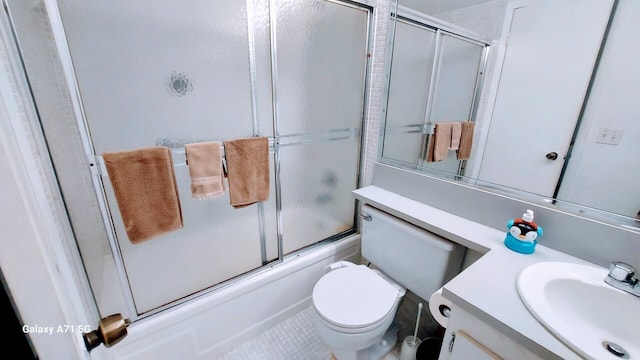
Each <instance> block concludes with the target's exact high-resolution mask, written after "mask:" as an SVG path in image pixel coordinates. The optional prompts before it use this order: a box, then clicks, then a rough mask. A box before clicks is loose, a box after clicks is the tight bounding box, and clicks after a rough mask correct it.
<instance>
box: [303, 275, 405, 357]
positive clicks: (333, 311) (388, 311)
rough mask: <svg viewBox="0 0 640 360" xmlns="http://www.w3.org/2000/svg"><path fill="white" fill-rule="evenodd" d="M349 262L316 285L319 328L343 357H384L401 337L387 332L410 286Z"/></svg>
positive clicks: (314, 295)
mask: <svg viewBox="0 0 640 360" xmlns="http://www.w3.org/2000/svg"><path fill="white" fill-rule="evenodd" d="M342 264H345V262H343V263H342ZM346 264H348V265H346V266H345V267H341V268H339V269H336V270H333V271H330V272H329V273H327V274H325V275H324V276H323V277H322V278H321V279H320V280H319V281H318V282H317V283H316V285H315V287H314V289H313V296H312V298H313V308H314V310H315V315H316V316H315V323H316V329H317V330H318V332H319V334H320V336H321V337H322V338H323V339H324V341H325V342H326V343H327V345H329V348H330V349H331V352H332V353H333V354H334V356H336V358H337V359H339V360H361V359H362V360H364V359H366V360H375V359H380V358H382V357H383V356H384V355H385V354H386V353H387V352H388V351H389V350H390V349H391V348H392V347H393V346H394V345H395V343H396V341H397V336H394V335H395V334H388V335H387V336H385V334H386V333H387V330H389V327H390V326H391V324H392V323H393V320H394V318H395V314H396V311H397V309H398V304H399V303H400V300H401V299H402V297H403V296H404V294H405V292H406V290H405V289H404V288H402V287H401V286H400V285H398V284H396V283H395V282H393V281H392V280H390V279H388V278H386V277H385V276H384V275H383V274H382V273H381V272H379V271H377V270H372V269H369V268H368V267H366V266H364V265H355V264H350V263H346Z"/></svg>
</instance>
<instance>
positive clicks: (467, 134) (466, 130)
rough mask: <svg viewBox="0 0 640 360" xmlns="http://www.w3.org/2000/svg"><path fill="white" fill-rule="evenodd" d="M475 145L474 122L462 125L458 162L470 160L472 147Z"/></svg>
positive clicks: (466, 122)
mask: <svg viewBox="0 0 640 360" xmlns="http://www.w3.org/2000/svg"><path fill="white" fill-rule="evenodd" d="M472 145H473V121H465V122H463V123H462V133H461V135H460V148H458V160H468V159H469V157H471V146H472Z"/></svg>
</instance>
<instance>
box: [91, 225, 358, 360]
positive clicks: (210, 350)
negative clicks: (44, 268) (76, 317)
mask: <svg viewBox="0 0 640 360" xmlns="http://www.w3.org/2000/svg"><path fill="white" fill-rule="evenodd" d="M339 260H348V261H352V262H356V263H357V262H360V235H359V234H354V235H351V236H348V237H346V238H344V239H341V240H338V241H335V242H332V243H329V244H324V245H319V246H315V247H312V248H310V249H308V250H306V251H303V252H300V253H298V254H296V255H293V256H290V257H285V259H284V261H283V262H282V263H280V264H276V265H274V266H272V267H270V268H267V269H265V270H263V271H260V272H258V273H256V274H254V275H252V276H250V277H249V278H247V279H245V280H243V281H240V282H237V283H234V284H232V285H229V286H227V287H222V288H220V289H218V290H217V291H215V292H211V293H208V294H205V295H202V296H200V297H198V298H195V299H193V300H191V301H188V302H186V303H183V304H180V305H176V306H175V307H172V308H169V309H167V310H165V311H162V312H160V313H158V314H155V315H153V316H150V317H148V318H145V319H142V320H139V321H136V322H134V323H133V324H132V325H130V326H129V328H128V335H127V337H126V338H124V339H123V340H122V341H121V342H119V343H117V344H116V345H114V346H112V347H111V348H105V347H104V346H101V347H99V348H96V349H95V350H93V352H92V358H95V359H159V360H162V359H167V360H174V359H207V360H210V359H214V358H216V357H217V356H220V355H222V354H223V353H225V352H227V351H229V350H230V349H232V348H234V347H236V346H238V345H240V344H242V343H244V342H245V341H247V340H249V339H251V338H253V337H255V336H256V335H258V334H259V333H261V332H262V331H264V330H266V329H268V328H270V327H272V326H274V325H276V324H277V323H279V322H281V321H283V320H285V319H287V318H289V317H290V316H292V315H294V314H295V313H297V312H299V311H301V310H303V309H305V308H307V307H308V306H310V305H311V293H312V290H313V286H314V285H315V283H316V282H317V281H318V280H319V279H320V277H321V276H322V275H323V274H324V273H325V272H326V267H327V265H329V264H330V263H332V262H335V261H339Z"/></svg>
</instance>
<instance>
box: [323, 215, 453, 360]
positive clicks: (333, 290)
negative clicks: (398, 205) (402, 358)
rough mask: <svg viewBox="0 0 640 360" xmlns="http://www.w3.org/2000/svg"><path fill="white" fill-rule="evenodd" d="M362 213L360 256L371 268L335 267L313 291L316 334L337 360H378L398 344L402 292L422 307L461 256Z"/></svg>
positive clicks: (442, 243) (440, 242) (426, 236)
mask: <svg viewBox="0 0 640 360" xmlns="http://www.w3.org/2000/svg"><path fill="white" fill-rule="evenodd" d="M362 212H363V219H364V221H363V223H362V229H361V235H362V240H361V249H362V256H363V258H365V259H366V260H367V261H369V262H370V266H371V267H370V266H366V265H356V264H354V263H350V262H348V261H339V262H337V263H334V264H331V265H329V267H328V270H329V271H328V272H327V273H326V274H325V275H323V276H322V278H320V280H318V282H317V283H316V284H315V286H314V288H313V295H312V301H313V309H314V310H315V311H314V313H315V316H314V318H315V319H314V321H315V326H316V329H317V330H318V333H319V334H320V336H321V337H322V339H323V340H324V342H325V343H326V344H327V345H328V346H329V348H330V349H331V352H332V353H333V355H334V356H335V357H336V359H338V360H379V359H381V358H382V357H384V356H385V355H386V354H387V353H388V352H389V351H390V350H391V349H392V348H393V347H394V346H395V344H396V343H397V341H398V337H397V333H398V325H397V324H394V323H393V321H394V319H395V315H396V311H397V310H398V305H399V304H400V302H401V300H402V298H403V297H404V295H405V293H406V291H407V290H409V291H411V292H413V293H415V294H416V295H417V296H419V297H420V298H422V299H425V301H427V300H428V299H429V297H430V296H431V294H432V293H434V292H435V291H437V290H438V289H439V288H440V287H441V286H442V285H443V284H444V283H445V282H447V281H449V280H450V279H451V278H452V277H453V276H455V275H456V274H457V273H458V272H459V271H460V267H461V265H462V259H463V256H464V248H463V247H461V246H460V245H458V244H455V243H452V242H451V241H448V240H446V239H444V238H442V237H440V236H438V235H436V234H433V233H431V232H428V231H426V230H424V229H421V228H418V227H416V226H414V225H412V224H409V223H407V222H404V221H403V220H400V219H398V218H396V217H394V216H392V215H390V214H387V213H385V212H383V211H381V210H378V209H376V208H374V207H372V206H369V205H364V206H363V207H362ZM372 267H373V268H372Z"/></svg>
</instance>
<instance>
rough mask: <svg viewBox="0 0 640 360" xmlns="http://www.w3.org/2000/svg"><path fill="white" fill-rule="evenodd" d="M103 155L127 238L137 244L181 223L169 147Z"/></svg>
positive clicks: (170, 229)
mask: <svg viewBox="0 0 640 360" xmlns="http://www.w3.org/2000/svg"><path fill="white" fill-rule="evenodd" d="M102 158H103V159H104V164H105V166H106V168H107V172H108V173H109V180H110V181H111V185H112V186H113V191H114V192H115V196H116V201H117V202H118V208H120V215H121V216H122V222H123V223H124V227H125V230H126V231H127V236H128V237H129V241H131V242H132V243H134V244H135V243H139V242H141V241H144V240H148V239H150V238H152V237H155V236H157V235H160V234H163V233H166V232H169V231H173V230H177V229H179V228H181V227H182V226H183V225H182V212H181V209H180V199H179V197H178V188H177V186H176V178H175V173H174V171H173V158H172V156H171V150H170V149H169V148H167V147H162V146H158V147H151V148H145V149H139V150H132V151H120V152H112V153H104V154H102Z"/></svg>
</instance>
